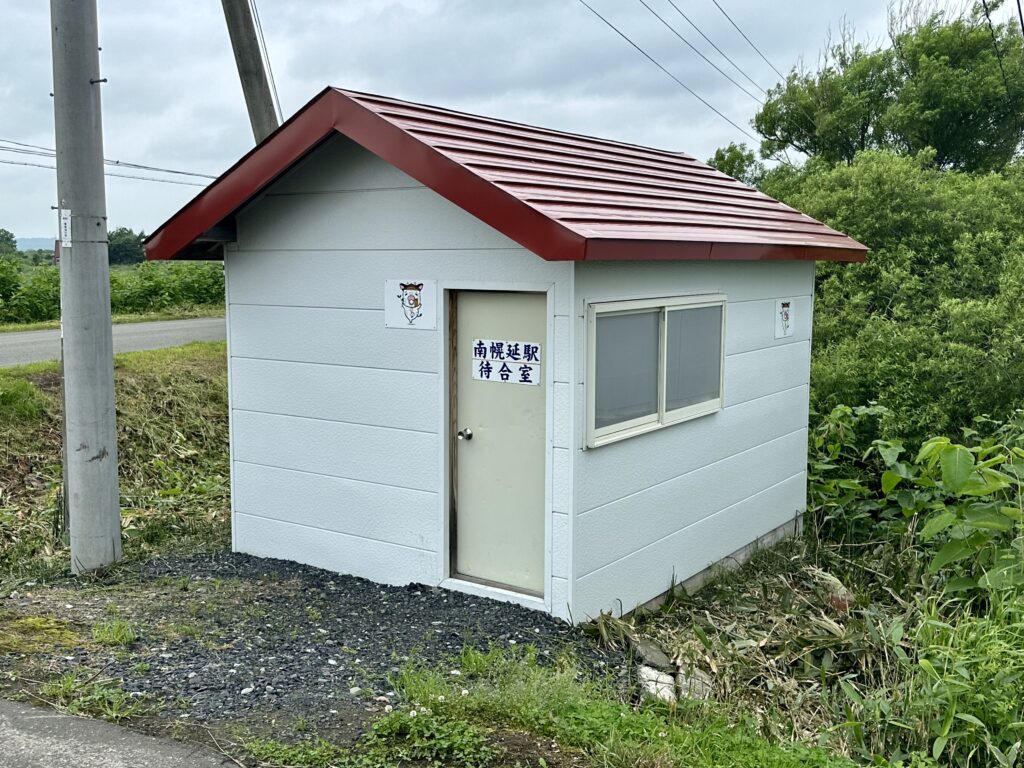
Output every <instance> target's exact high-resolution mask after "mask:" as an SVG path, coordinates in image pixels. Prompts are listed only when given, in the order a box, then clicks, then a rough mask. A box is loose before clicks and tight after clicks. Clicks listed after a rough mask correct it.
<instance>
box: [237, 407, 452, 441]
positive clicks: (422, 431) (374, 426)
mask: <svg viewBox="0 0 1024 768" xmlns="http://www.w3.org/2000/svg"><path fill="white" fill-rule="evenodd" d="M234 410H235V411H238V412H239V413H258V414H260V415H262V416H280V417H281V418H282V419H302V420H304V421H326V422H327V423H329V424H348V425H349V426H352V427H366V428H367V429H387V430H390V431H391V432H410V433H412V434H414V435H437V432H431V431H428V430H425V429H407V428H405V427H388V426H385V425H383V424H367V423H365V422H361V421H345V420H344V419H329V418H327V417H326V416H301V415H299V414H297V413H276V412H274V411H257V410H254V409H252V408H239V407H238V406H237V405H236V406H235V408H234Z"/></svg>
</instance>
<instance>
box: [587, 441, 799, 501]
mask: <svg viewBox="0 0 1024 768" xmlns="http://www.w3.org/2000/svg"><path fill="white" fill-rule="evenodd" d="M806 431H807V427H799V428H797V429H794V430H792V431H791V432H786V433H785V434H783V435H779V436H778V437H773V438H772V439H771V440H766V441H764V442H763V443H758V444H757V445H752V446H751V447H750V448H744V449H743V450H742V451H737V452H736V453H732V454H730V455H728V456H723V457H722V458H721V459H718V460H717V461H712V462H711V463H710V464H702V465H701V466H699V467H694V468H693V469H691V470H690V471H689V472H683V473H682V474H681V475H674V476H672V477H668V478H665V479H664V480H661V481H659V482H657V483H654V484H652V485H648V486H645V487H644V488H641V489H640V490H639V491H634V492H633V493H627V494H626V495H625V496H620V497H619V498H617V499H612V500H611V501H606V502H605V503H604V504H599V505H597V506H596V507H591V508H590V509H586V510H584V511H582V512H580V513H579V514H578V515H577V517H583V516H584V515H589V514H590V513H591V512H596V511H597V510H599V509H604V508H605V507H608V506H611V505H612V504H618V503H619V502H620V501H625V500H626V499H629V498H632V497H633V496H638V495H639V494H641V493H647V491H649V490H651V489H652V488H657V487H658V486H661V485H665V484H666V483H672V482H675V481H676V480H679V479H681V478H684V477H686V476H687V475H692V474H693V473H694V472H700V471H701V470H704V469H707V468H709V467H713V466H715V465H716V464H721V463H722V462H724V461H729V460H730V459H735V458H736V457H737V456H742V455H743V454H745V453H750V451H756V450H757V449H758V448H763V447H764V446H766V445H771V444H772V443H777V442H779V441H780V440H785V439H787V438H789V437H792V436H793V435H795V434H797V433H798V432H806Z"/></svg>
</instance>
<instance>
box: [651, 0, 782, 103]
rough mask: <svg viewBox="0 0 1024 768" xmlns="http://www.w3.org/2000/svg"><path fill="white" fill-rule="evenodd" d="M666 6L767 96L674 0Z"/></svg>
mask: <svg viewBox="0 0 1024 768" xmlns="http://www.w3.org/2000/svg"><path fill="white" fill-rule="evenodd" d="M668 4H669V5H671V6H672V7H673V8H675V10H676V13H678V14H679V15H680V16H682V17H683V19H684V20H685V21H686V23H687V24H689V25H690V26H691V27H693V28H694V29H695V30H696V31H697V34H698V35H700V36H701V37H703V38H704V39H705V40H706V41H707V43H708V45H710V46H711V47H712V48H714V49H715V50H716V51H718V53H719V54H720V55H721V56H722V58H723V59H725V60H726V61H728V62H729V63H730V64H732V66H733V68H734V69H735V70H736V71H737V72H739V73H740V74H741V75H743V76H744V77H745V78H747V80H748V81H749V82H750V84H751V85H753V86H754V87H755V88H757V90H759V91H760V92H761V93H763V94H765V95H768V91H766V90H765V89H764V88H762V87H761V86H760V84H759V83H758V82H757V81H756V80H754V78H752V77H751V76H750V75H748V74H747V72H746V70H744V69H743V67H741V66H740V65H739V64H737V63H736V62H735V61H733V60H732V59H731V58H730V57H729V55H728V54H727V53H726V52H725V51H723V50H722V49H721V48H719V47H718V46H717V45H715V41H714V40H712V39H711V38H710V37H708V36H707V35H706V34H704V30H702V29H701V28H700V27H698V26H697V24H696V23H695V22H694V21H693V20H692V19H691V18H690V17H689V16H687V15H686V14H685V13H684V12H683V9H682V8H680V7H679V6H678V5H676V1H675V0H668Z"/></svg>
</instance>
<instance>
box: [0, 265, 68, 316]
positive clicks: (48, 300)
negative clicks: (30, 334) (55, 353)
mask: <svg viewBox="0 0 1024 768" xmlns="http://www.w3.org/2000/svg"><path fill="white" fill-rule="evenodd" d="M59 317H60V270H58V269H57V267H48V266H43V267H36V268H35V269H33V270H32V271H31V272H29V273H28V276H27V277H26V278H25V279H24V280H23V281H22V283H21V285H20V286H19V287H18V290H17V291H15V293H14V294H13V295H12V296H11V298H10V299H9V300H8V301H7V302H5V305H4V308H3V318H2V319H3V320H5V321H7V322H14V323H35V322H40V321H43V320H56V319H57V318H59Z"/></svg>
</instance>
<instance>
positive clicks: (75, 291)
mask: <svg viewBox="0 0 1024 768" xmlns="http://www.w3.org/2000/svg"><path fill="white" fill-rule="evenodd" d="M50 24H51V27H52V31H53V114H54V125H55V128H56V138H57V198H58V200H59V201H60V206H59V207H60V230H61V231H60V238H61V253H60V294H61V328H62V330H63V338H64V425H65V440H66V442H65V450H64V456H65V463H66V464H65V480H66V487H65V489H64V494H65V503H66V504H67V509H68V516H69V520H70V528H71V570H72V571H73V572H74V573H84V572H87V571H92V570H95V569H97V568H102V567H103V566H106V565H110V564H111V563H113V562H115V561H116V560H119V559H120V558H121V509H120V500H119V495H118V487H117V425H116V423H115V417H114V345H113V341H112V339H111V329H110V274H109V267H108V266H107V204H106V190H105V188H104V182H103V122H102V119H101V115H100V88H101V87H102V86H101V85H100V84H101V82H103V81H102V80H101V78H100V57H99V33H98V30H97V21H96V0H50Z"/></svg>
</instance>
